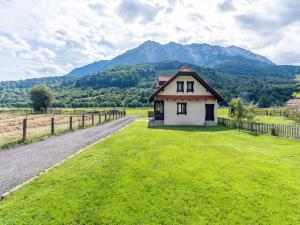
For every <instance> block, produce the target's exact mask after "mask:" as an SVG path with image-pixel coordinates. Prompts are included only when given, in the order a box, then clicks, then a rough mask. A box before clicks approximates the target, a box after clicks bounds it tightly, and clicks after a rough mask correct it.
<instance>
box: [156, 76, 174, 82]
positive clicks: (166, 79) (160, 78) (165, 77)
mask: <svg viewBox="0 0 300 225" xmlns="http://www.w3.org/2000/svg"><path fill="white" fill-rule="evenodd" d="M171 77H172V76H167V75H166V76H165V75H164V76H159V77H158V81H168V80H170V79H171Z"/></svg>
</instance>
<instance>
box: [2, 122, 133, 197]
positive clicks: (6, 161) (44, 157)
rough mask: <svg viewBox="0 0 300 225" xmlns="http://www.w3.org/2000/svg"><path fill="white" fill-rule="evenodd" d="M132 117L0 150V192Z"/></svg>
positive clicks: (119, 127)
mask: <svg viewBox="0 0 300 225" xmlns="http://www.w3.org/2000/svg"><path fill="white" fill-rule="evenodd" d="M135 118H136V117H133V116H128V117H124V118H121V119H118V120H115V121H112V122H109V123H106V124H104V125H101V126H98V127H92V128H87V129H82V130H79V131H76V132H71V133H67V134H63V135H60V136H54V137H51V138H49V139H46V140H44V141H40V142H36V143H33V144H30V145H22V146H18V147H16V148H13V149H9V150H6V151H0V195H1V194H3V193H4V192H6V191H8V190H10V189H12V188H14V187H16V186H17V185H19V184H21V183H23V182H24V181H26V180H28V179H30V178H32V177H34V176H36V175H38V174H39V173H40V172H42V171H44V170H46V169H47V168H49V167H51V166H53V165H55V164H56V163H58V162H61V161H62V160H64V159H65V158H67V157H68V156H70V155H72V154H74V153H76V152H78V151H79V150H80V149H82V148H84V147H86V146H88V145H90V144H92V143H94V142H96V141H98V140H100V139H102V138H104V137H106V136H108V135H110V134H112V133H114V132H116V131H118V130H120V129H121V128H123V127H125V126H126V125H127V124H128V123H130V122H132V121H133V120H134V119H135Z"/></svg>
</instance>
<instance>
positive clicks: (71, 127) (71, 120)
mask: <svg viewBox="0 0 300 225" xmlns="http://www.w3.org/2000/svg"><path fill="white" fill-rule="evenodd" d="M72 129H73V117H72V116H70V130H72Z"/></svg>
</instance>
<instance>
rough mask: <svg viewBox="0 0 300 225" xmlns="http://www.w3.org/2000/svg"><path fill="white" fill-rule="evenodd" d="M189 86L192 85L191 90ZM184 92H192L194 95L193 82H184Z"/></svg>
mask: <svg viewBox="0 0 300 225" xmlns="http://www.w3.org/2000/svg"><path fill="white" fill-rule="evenodd" d="M189 84H191V85H192V88H191V89H189ZM186 91H187V92H192V93H194V81H187V82H186Z"/></svg>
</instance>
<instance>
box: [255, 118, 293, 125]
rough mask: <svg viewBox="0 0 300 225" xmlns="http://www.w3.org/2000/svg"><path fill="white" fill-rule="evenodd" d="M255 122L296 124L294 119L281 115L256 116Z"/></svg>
mask: <svg viewBox="0 0 300 225" xmlns="http://www.w3.org/2000/svg"><path fill="white" fill-rule="evenodd" d="M254 121H255V122H258V123H271V124H286V125H293V124H297V123H296V122H295V121H294V120H290V119H287V118H284V117H283V116H256V117H255V118H254Z"/></svg>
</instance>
